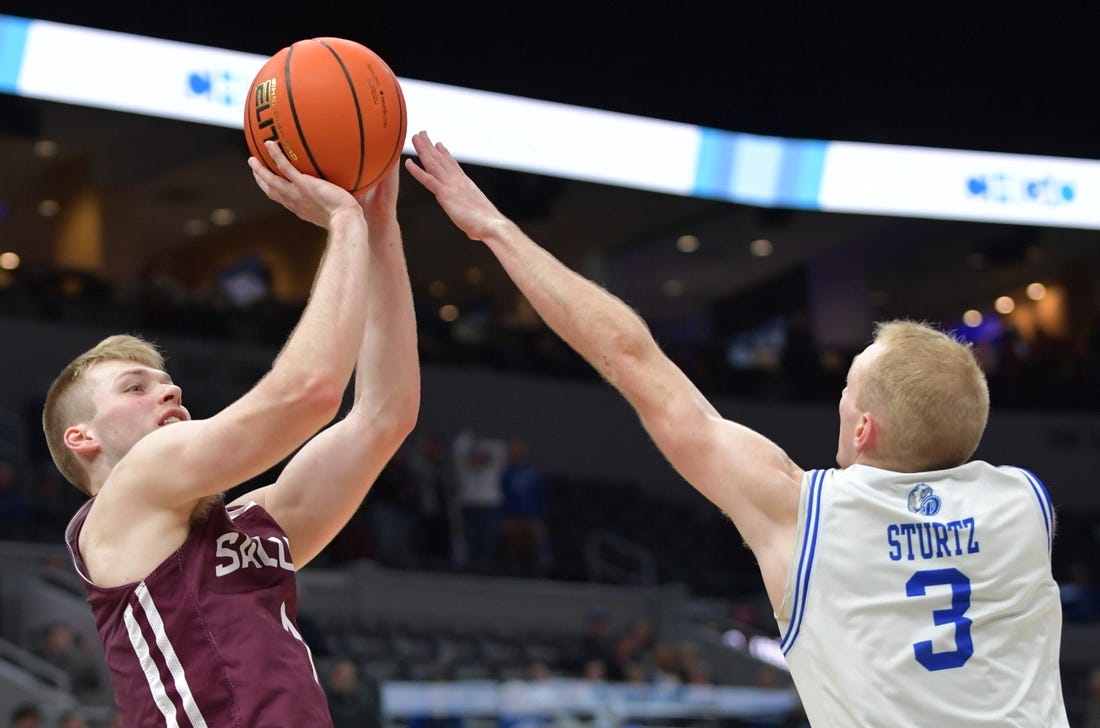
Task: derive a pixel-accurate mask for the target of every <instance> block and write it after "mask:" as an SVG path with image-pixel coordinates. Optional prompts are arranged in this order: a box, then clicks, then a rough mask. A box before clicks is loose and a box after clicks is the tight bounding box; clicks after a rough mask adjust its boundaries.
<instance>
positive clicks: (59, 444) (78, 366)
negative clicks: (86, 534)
mask: <svg viewBox="0 0 1100 728" xmlns="http://www.w3.org/2000/svg"><path fill="white" fill-rule="evenodd" d="M107 361H132V362H135V363H137V364H142V365H144V366H147V367H152V368H153V369H160V370H163V369H164V357H163V356H162V355H161V353H160V351H159V350H158V349H157V347H156V345H155V344H153V343H150V342H148V341H146V340H145V339H142V338H140V337H137V336H129V335H126V334H118V335H116V336H108V337H107V338H106V339H103V340H102V341H100V342H99V343H98V344H96V345H95V346H93V347H92V348H91V349H88V350H87V351H86V352H84V353H83V354H81V355H80V356H78V357H76V358H75V359H73V360H72V361H71V362H70V363H69V365H68V366H66V367H65V368H64V369H62V370H61V373H60V374H58V375H57V379H55V380H54V382H53V384H51V385H50V389H49V391H47V392H46V404H45V405H44V406H43V408H42V432H43V433H44V434H45V435H46V445H47V446H48V447H49V448H50V455H51V456H52V457H53V462H54V464H55V465H56V466H57V469H58V470H59V471H61V474H62V475H64V476H65V478H66V479H67V480H68V481H69V482H70V483H72V484H73V485H75V486H76V487H77V488H79V489H80V490H81V491H83V492H84V493H87V494H89V495H91V493H90V492H89V487H90V483H89V478H88V473H87V471H85V470H84V467H83V466H82V465H81V463H80V461H79V460H78V459H77V458H76V456H75V455H74V454H73V453H72V451H71V450H69V448H68V447H66V446H65V430H66V429H68V428H69V427H70V426H71V425H73V424H74V423H77V422H83V421H85V420H88V419H91V418H92V417H93V416H94V415H95V408H94V405H93V403H92V399H91V396H90V393H89V392H88V391H87V389H86V388H85V386H84V384H85V382H86V380H85V374H86V373H87V372H88V370H89V369H90V368H92V367H93V366H95V365H96V364H100V363H102V362H107Z"/></svg>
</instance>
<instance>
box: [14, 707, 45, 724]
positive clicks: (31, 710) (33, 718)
mask: <svg viewBox="0 0 1100 728" xmlns="http://www.w3.org/2000/svg"><path fill="white" fill-rule="evenodd" d="M10 724H11V728H39V726H41V725H42V712H41V711H39V710H38V706H36V705H30V704H26V705H20V706H17V707H16V708H15V710H13V711H12V712H11V723H10Z"/></svg>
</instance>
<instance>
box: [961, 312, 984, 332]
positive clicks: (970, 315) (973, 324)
mask: <svg viewBox="0 0 1100 728" xmlns="http://www.w3.org/2000/svg"><path fill="white" fill-rule="evenodd" d="M984 320H985V317H984V316H982V312H981V311H979V310H977V309H975V308H972V309H970V310H969V311H967V312H966V313H964V314H963V323H964V324H966V325H967V326H969V327H970V328H972V329H976V328H978V327H979V326H981V325H982V321H984Z"/></svg>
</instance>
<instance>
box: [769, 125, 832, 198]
mask: <svg viewBox="0 0 1100 728" xmlns="http://www.w3.org/2000/svg"><path fill="white" fill-rule="evenodd" d="M828 149H829V142H824V141H817V140H813V139H790V140H787V143H786V145H785V148H784V150H783V152H784V153H783V162H782V168H781V169H780V173H779V189H778V190H777V194H776V203H777V204H778V205H781V206H784V207H798V208H802V209H805V210H816V209H818V208H819V205H818V201H817V198H818V195H819V194H820V193H821V177H822V175H823V174H824V173H825V154H826V152H827V151H828Z"/></svg>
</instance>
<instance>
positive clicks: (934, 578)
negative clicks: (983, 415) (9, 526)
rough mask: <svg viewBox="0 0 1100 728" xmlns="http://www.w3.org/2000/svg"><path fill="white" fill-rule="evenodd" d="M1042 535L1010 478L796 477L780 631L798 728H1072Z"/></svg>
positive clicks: (1023, 478)
mask: <svg viewBox="0 0 1100 728" xmlns="http://www.w3.org/2000/svg"><path fill="white" fill-rule="evenodd" d="M1053 521H1054V511H1053V508H1052V506H1051V503H1050V499H1049V497H1048V495H1047V493H1046V489H1045V488H1044V487H1043V485H1042V483H1041V482H1039V480H1038V479H1037V478H1036V477H1035V476H1034V475H1032V474H1031V473H1029V472H1027V471H1025V470H1021V469H1018V468H1010V467H994V466H992V465H990V464H988V463H984V462H979V461H975V462H970V463H967V464H966V465H962V466H960V467H957V468H952V469H950V470H940V471H933V472H925V473H895V472H890V471H886V470H879V469H877V468H872V467H867V466H864V465H854V466H851V467H849V468H846V469H844V470H835V469H833V470H814V471H810V472H808V473H806V476H805V479H804V480H803V484H802V493H801V501H800V505H799V514H798V537H797V541H796V545H795V551H794V554H793V556H792V560H791V566H790V570H789V573H788V574H787V582H786V588H785V591H784V594H783V602H782V604H781V606H780V609H779V612H778V613H777V614H776V619H777V621H778V623H779V627H780V631H781V634H782V635H783V636H782V642H781V646H782V649H783V652H784V654H785V655H786V658H787V662H788V664H789V666H790V670H791V675H792V677H793V678H794V681H795V686H796V687H797V689H798V692H799V695H800V697H801V699H802V702H803V705H804V707H805V710H806V715H807V717H808V718H809V720H810V724H811V725H812V726H813V727H814V728H855V727H856V726H859V727H860V728H865V727H877V726H882V727H883V728H901V727H905V728H908V727H909V726H930V727H934V728H969V727H970V726H996V727H997V728H1010V727H1019V728H1060V727H1063V726H1065V727H1068V725H1069V723H1068V721H1067V718H1066V709H1065V705H1064V702H1063V698H1062V686H1061V678H1060V675H1059V668H1058V657H1059V649H1060V642H1061V629H1062V611H1061V602H1060V599H1059V592H1058V586H1057V584H1056V583H1055V581H1054V579H1053V577H1052V576H1051V570H1050V550H1051V537H1052V533H1053V528H1054V523H1053Z"/></svg>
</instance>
